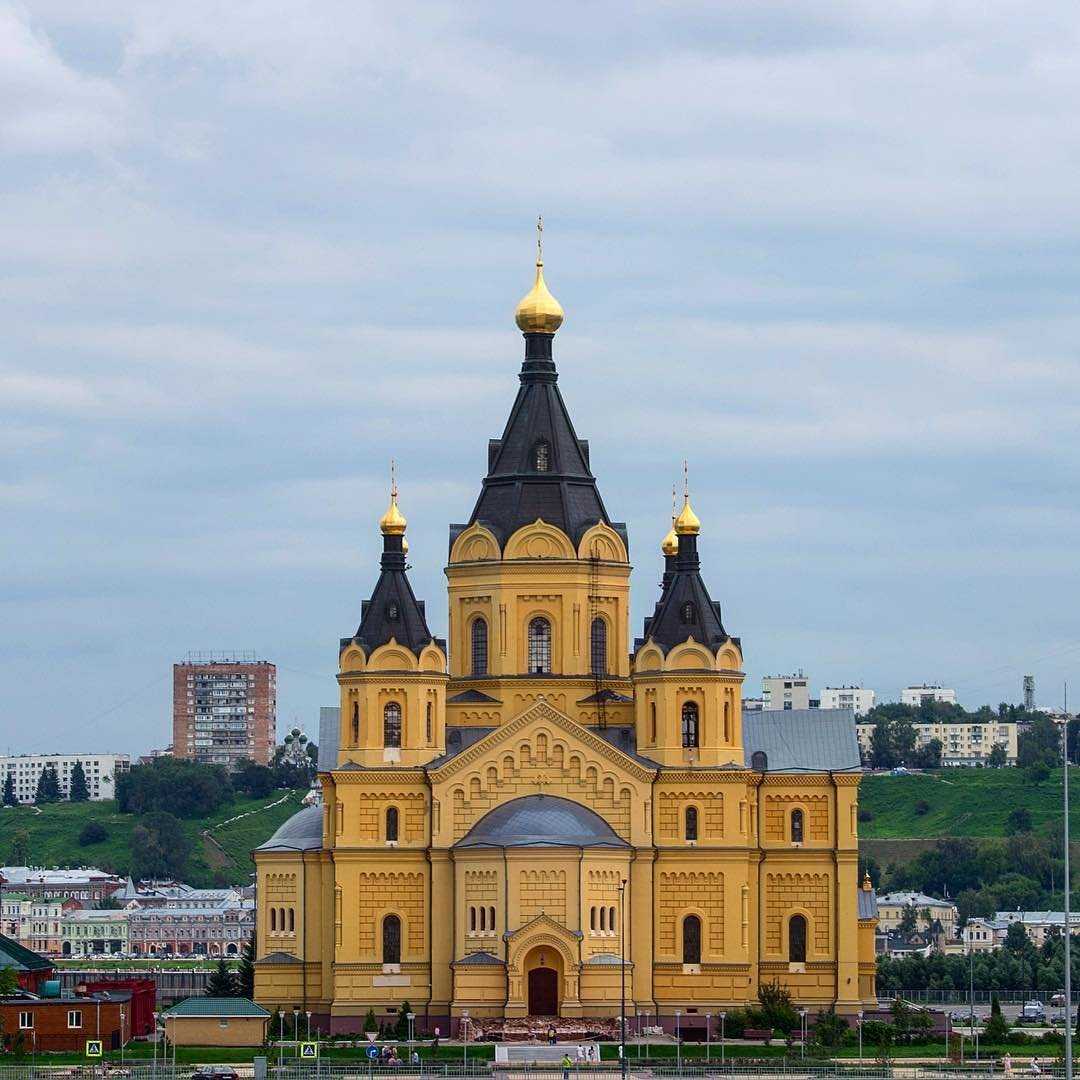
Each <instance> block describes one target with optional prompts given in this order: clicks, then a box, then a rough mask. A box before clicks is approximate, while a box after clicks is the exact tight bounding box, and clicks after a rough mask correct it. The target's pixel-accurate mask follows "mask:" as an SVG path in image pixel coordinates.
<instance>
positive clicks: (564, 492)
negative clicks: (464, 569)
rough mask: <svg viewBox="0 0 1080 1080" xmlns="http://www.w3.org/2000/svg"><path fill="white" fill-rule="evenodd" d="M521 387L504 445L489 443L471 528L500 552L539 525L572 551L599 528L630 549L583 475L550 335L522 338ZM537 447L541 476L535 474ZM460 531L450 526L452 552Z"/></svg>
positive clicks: (584, 453)
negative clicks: (564, 539)
mask: <svg viewBox="0 0 1080 1080" xmlns="http://www.w3.org/2000/svg"><path fill="white" fill-rule="evenodd" d="M525 341H526V350H525V362H524V363H523V364H522V367H521V374H520V376H519V378H520V379H521V386H520V388H519V389H518V393H517V398H516V399H515V400H514V404H513V407H512V408H511V410H510V418H509V419H508V420H507V421H506V427H505V429H504V430H503V433H502V438H500V439H492V440H490V441H489V443H488V471H487V475H486V476H485V477H484V481H483V487H482V489H481V491H480V497H479V498H478V499H477V501H476V506H475V507H474V508H473V512H472V516H471V517H470V518H469V525H472V524H474V523H475V522H479V523H480V524H481V525H483V526H485V527H486V528H488V529H490V530H491V531H492V532H493V533H494V534H495V536H496V537H497V538H498V540H499V543H500V544H505V543H506V541H507V540H508V539H509V538H510V536H511V535H512V534H513V533H514V532H516V531H517V530H518V529H520V528H521V527H522V526H523V525H529V524H531V523H532V522H534V521H536V519H537V518H543V519H544V521H546V522H547V523H548V524H550V525H555V526H557V527H558V528H560V529H562V530H563V532H565V533H566V534H567V535H568V536H569V537H570V539H571V540H573V542H574V543H575V544H577V543H578V542H579V541H580V540H581V537H582V536H583V535H584V533H585V531H586V530H587V529H589V528H591V527H592V526H593V525H595V524H597V522H600V521H603V522H605V523H606V524H608V525H611V527H612V528H614V529H615V531H616V532H618V533H619V535H620V536H621V537H622V539H623V543H625V544H626V545H627V548H628V549H629V540H628V537H627V532H626V526H625V525H624V524H622V523H621V522H612V521H611V520H610V518H609V517H608V514H607V510H605V509H604V503H603V500H602V499H601V498H600V492H599V490H598V488H597V486H596V477H594V476H593V474H592V472H591V471H590V468H589V444H588V443H587V442H586V441H585V440H583V439H579V438H578V437H577V433H576V432H575V431H574V425H573V423H572V422H571V420H570V414H569V412H568V411H567V409H566V403H565V402H564V401H563V398H562V394H560V393H559V388H558V385H557V380H558V377H559V376H558V373H557V372H556V370H555V364H554V361H553V360H552V359H551V335H550V334H526V335H525ZM541 446H543V447H544V448H545V449H544V456H545V458H546V468H545V469H543V470H541V469H539V468H538V467H537V451H538V449H539V448H540V447H541ZM467 527H468V526H466V525H451V526H450V544H451V546H453V543H454V541H455V540H456V539H457V537H458V535H460V533H461V532H462V531H463V530H464V529H465V528H467Z"/></svg>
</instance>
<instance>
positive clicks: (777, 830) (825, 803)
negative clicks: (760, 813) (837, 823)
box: [765, 793, 829, 844]
mask: <svg viewBox="0 0 1080 1080" xmlns="http://www.w3.org/2000/svg"><path fill="white" fill-rule="evenodd" d="M796 807H799V808H800V809H801V810H802V812H803V814H804V822H803V827H804V837H805V840H806V841H808V842H811V843H815V844H816V843H824V842H826V841H828V839H829V797H828V796H827V795H806V794H802V793H799V794H797V795H796V794H784V795H767V796H766V797H765V839H766V840H779V841H783V840H786V839H788V831H789V828H790V826H789V824H788V818H789V817H790V815H791V811H792V810H794V809H795V808H796Z"/></svg>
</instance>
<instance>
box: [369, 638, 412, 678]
mask: <svg viewBox="0 0 1080 1080" xmlns="http://www.w3.org/2000/svg"><path fill="white" fill-rule="evenodd" d="M419 666H420V665H419V662H418V661H417V659H416V657H415V656H414V655H413V654H412V652H410V651H409V650H408V649H406V648H404V647H403V646H401V645H399V644H398V643H397V642H396V641H395V640H394V639H393V638H391V639H390V641H389V643H388V644H386V645H380V646H379V647H378V648H377V649H376V650H375V651H374V652H373V653H372V654H371V659H370V660H369V661H368V668H369V669H370V670H372V671H416V670H417V668H418V667H419Z"/></svg>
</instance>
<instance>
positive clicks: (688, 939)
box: [682, 915, 701, 964]
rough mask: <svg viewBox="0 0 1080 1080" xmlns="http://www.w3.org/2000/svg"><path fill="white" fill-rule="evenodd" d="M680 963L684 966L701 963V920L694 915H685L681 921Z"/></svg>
mask: <svg viewBox="0 0 1080 1080" xmlns="http://www.w3.org/2000/svg"><path fill="white" fill-rule="evenodd" d="M682 962H683V963H684V964H700V963H701V920H700V919H699V918H698V917H697V916H696V915H687V916H686V918H685V919H683V924H682Z"/></svg>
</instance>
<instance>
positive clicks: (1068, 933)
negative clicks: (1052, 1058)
mask: <svg viewBox="0 0 1080 1080" xmlns="http://www.w3.org/2000/svg"><path fill="white" fill-rule="evenodd" d="M1064 711H1065V716H1064V719H1063V720H1062V724H1061V749H1062V755H1061V760H1062V764H1063V766H1064V768H1063V769H1062V781H1063V782H1062V798H1063V802H1064V814H1065V852H1064V855H1065V888H1064V892H1065V1080H1072V1075H1073V1056H1072V1036H1073V1026H1072V949H1071V947H1070V946H1071V943H1072V921H1071V919H1070V917H1069V907H1070V904H1069V899H1070V897H1069V893H1070V892H1071V891H1072V878H1071V877H1070V875H1069V684H1068V683H1066V684H1065V710H1064Z"/></svg>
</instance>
